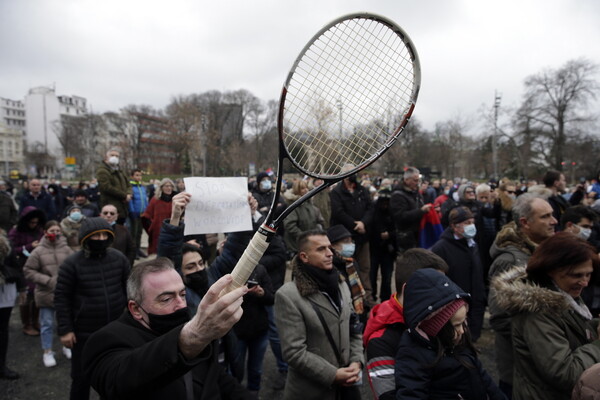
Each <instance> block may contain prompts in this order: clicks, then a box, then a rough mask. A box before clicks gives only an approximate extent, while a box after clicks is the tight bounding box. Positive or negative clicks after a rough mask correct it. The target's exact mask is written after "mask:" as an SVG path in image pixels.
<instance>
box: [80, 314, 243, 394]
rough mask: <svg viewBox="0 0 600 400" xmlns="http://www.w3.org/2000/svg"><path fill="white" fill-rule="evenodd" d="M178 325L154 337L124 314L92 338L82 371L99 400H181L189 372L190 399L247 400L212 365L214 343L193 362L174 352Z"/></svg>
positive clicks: (231, 380)
mask: <svg viewBox="0 0 600 400" xmlns="http://www.w3.org/2000/svg"><path fill="white" fill-rule="evenodd" d="M182 327H183V325H181V326H179V327H177V328H175V329H173V330H171V331H170V332H167V333H165V334H164V335H161V336H157V335H156V334H155V333H154V332H152V331H151V330H149V329H146V328H145V327H144V326H143V325H142V324H140V323H139V322H138V321H135V320H134V319H133V318H132V317H131V314H129V312H128V311H125V312H124V313H123V315H121V317H120V318H119V319H118V320H116V321H114V322H112V323H110V324H109V325H107V326H105V327H104V328H102V329H101V330H100V331H98V332H96V333H95V334H94V335H92V337H90V339H89V340H88V342H87V343H86V346H85V348H84V353H83V366H84V370H85V373H86V375H87V376H88V377H89V378H90V381H91V384H92V387H93V388H94V389H95V390H96V391H97V392H98V393H99V394H100V396H101V397H102V398H105V399H115V400H116V399H127V400H130V399H143V400H152V399H161V400H162V399H185V398H186V385H185V381H184V375H185V374H186V373H188V372H189V371H191V372H192V382H193V390H194V396H193V398H194V399H202V400H204V399H206V400H219V399H231V400H235V399H252V398H254V397H252V396H251V395H250V393H249V392H248V391H246V390H245V389H244V388H243V387H242V386H241V385H240V384H239V383H238V382H237V381H236V380H235V378H234V377H232V376H231V375H228V374H227V373H226V372H225V370H224V369H223V367H222V366H220V365H219V364H218V363H217V351H216V346H217V345H216V342H213V343H212V344H211V345H209V346H208V347H206V348H205V349H204V351H203V352H202V353H200V354H199V355H198V357H196V358H195V359H193V360H186V359H185V358H184V357H183V355H182V354H181V353H180V352H179V347H178V342H179V334H180V332H181V328H182Z"/></svg>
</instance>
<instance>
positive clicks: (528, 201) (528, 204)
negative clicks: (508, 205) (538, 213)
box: [512, 193, 545, 227]
mask: <svg viewBox="0 0 600 400" xmlns="http://www.w3.org/2000/svg"><path fill="white" fill-rule="evenodd" d="M536 199H540V200H544V199H543V198H542V197H540V196H539V195H535V194H531V193H523V194H522V195H520V196H519V197H517V199H516V200H515V202H514V204H513V207H512V215H513V221H515V224H517V227H521V223H520V222H519V220H520V219H521V218H525V219H526V220H529V219H530V218H531V217H532V216H533V202H534V201H535V200H536ZM544 201H545V200H544Z"/></svg>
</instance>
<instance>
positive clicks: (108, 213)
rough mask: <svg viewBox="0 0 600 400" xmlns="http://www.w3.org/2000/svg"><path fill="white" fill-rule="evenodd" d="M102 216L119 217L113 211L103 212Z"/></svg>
mask: <svg viewBox="0 0 600 400" xmlns="http://www.w3.org/2000/svg"><path fill="white" fill-rule="evenodd" d="M102 215H117V213H116V212H112V211H102Z"/></svg>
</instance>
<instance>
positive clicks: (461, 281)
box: [431, 228, 486, 340]
mask: <svg viewBox="0 0 600 400" xmlns="http://www.w3.org/2000/svg"><path fill="white" fill-rule="evenodd" d="M431 251H432V252H434V253H435V254H437V255H438V256H440V257H441V258H442V259H443V260H444V261H446V263H447V264H448V268H449V269H448V273H447V275H448V278H450V279H451V280H452V282H454V283H456V284H457V285H458V286H459V287H460V288H461V289H463V290H464V291H465V292H467V293H470V294H471V306H470V307H469V315H468V319H469V330H470V331H471V336H472V337H473V340H477V339H479V336H481V328H482V327H483V314H484V312H485V304H486V296H485V285H484V281H483V267H482V266H481V257H480V256H479V251H478V249H477V244H475V246H473V247H469V245H468V244H467V239H464V238H462V239H459V240H456V239H455V238H454V234H453V232H452V229H451V228H447V229H446V230H445V231H444V233H443V234H442V236H441V237H440V240H438V241H437V243H436V244H434V245H433V247H432V248H431Z"/></svg>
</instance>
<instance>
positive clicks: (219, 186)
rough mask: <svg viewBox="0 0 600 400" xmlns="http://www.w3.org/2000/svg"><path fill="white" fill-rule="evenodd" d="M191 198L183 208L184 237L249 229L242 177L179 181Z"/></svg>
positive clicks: (249, 219)
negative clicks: (182, 183)
mask: <svg viewBox="0 0 600 400" xmlns="http://www.w3.org/2000/svg"><path fill="white" fill-rule="evenodd" d="M183 182H184V183H185V190H186V192H188V193H190V194H191V195H192V199H191V201H190V203H189V204H188V205H187V207H186V208H185V230H184V234H185V235H196V234H201V233H222V232H240V231H250V230H252V217H251V216H250V206H249V205H248V181H247V179H246V178H243V177H242V178H183Z"/></svg>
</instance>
